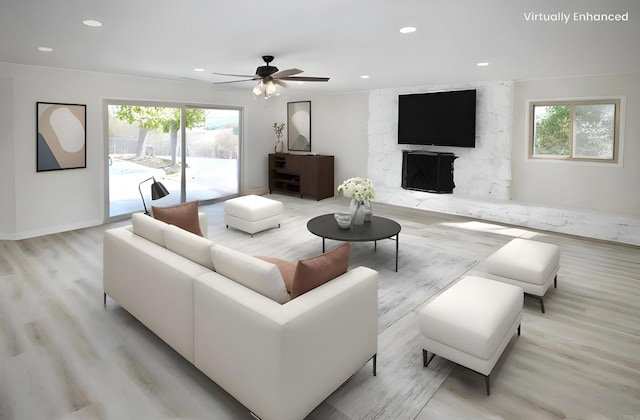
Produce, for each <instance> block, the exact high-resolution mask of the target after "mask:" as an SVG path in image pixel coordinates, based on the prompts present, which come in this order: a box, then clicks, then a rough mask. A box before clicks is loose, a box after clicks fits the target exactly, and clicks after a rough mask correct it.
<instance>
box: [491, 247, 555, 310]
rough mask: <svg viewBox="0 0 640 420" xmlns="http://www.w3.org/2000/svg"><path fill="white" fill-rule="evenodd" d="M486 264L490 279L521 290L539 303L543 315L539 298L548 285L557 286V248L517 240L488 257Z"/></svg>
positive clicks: (541, 302)
mask: <svg viewBox="0 0 640 420" xmlns="http://www.w3.org/2000/svg"><path fill="white" fill-rule="evenodd" d="M485 264H486V267H487V271H488V272H489V274H491V276H489V277H490V278H492V279H494V280H499V281H502V282H505V283H509V284H513V285H516V286H519V287H521V288H522V290H524V292H525V293H526V294H527V295H530V296H533V297H535V298H536V299H538V300H539V301H540V310H542V313H544V301H543V299H542V297H543V296H544V294H545V293H546V292H547V290H548V289H549V287H550V286H551V283H553V284H554V287H558V270H559V269H560V247H558V246H557V245H553V244H547V243H544V242H537V241H530V240H526V239H520V238H516V239H513V240H512V241H511V242H509V243H508V244H506V245H505V246H503V247H502V248H500V249H499V250H497V251H496V252H494V253H493V254H492V255H491V256H489V258H487V260H486V263H485Z"/></svg>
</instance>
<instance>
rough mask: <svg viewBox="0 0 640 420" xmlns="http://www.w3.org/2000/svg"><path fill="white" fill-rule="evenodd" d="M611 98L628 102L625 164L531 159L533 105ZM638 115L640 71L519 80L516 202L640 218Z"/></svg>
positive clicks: (514, 162)
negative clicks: (540, 101) (529, 133)
mask: <svg viewBox="0 0 640 420" xmlns="http://www.w3.org/2000/svg"><path fill="white" fill-rule="evenodd" d="M612 96H614V97H616V96H622V97H624V98H625V99H626V101H625V102H626V113H625V115H623V116H624V117H625V118H624V120H623V121H624V125H623V127H622V128H623V136H624V138H623V140H624V144H623V147H624V148H623V150H622V152H623V154H622V156H623V165H622V166H614V165H606V164H599V165H594V164H576V163H567V162H556V161H544V160H529V159H527V142H528V139H527V126H528V117H527V116H528V114H527V112H528V106H527V104H528V103H529V101H532V100H538V99H550V100H553V99H563V98H577V99H582V98H585V99H588V98H600V97H612ZM623 111H624V110H623ZM639 115H640V73H635V74H624V75H610V76H596V77H581V78H571V79H547V80H530V81H522V82H517V83H516V84H515V101H514V131H513V142H512V146H513V147H512V150H513V153H512V162H513V182H512V184H511V191H512V198H513V199H514V200H520V201H523V202H530V203H536V204H547V205H552V206H560V207H574V208H579V209H590V210H597V211H605V212H609V213H618V214H627V215H634V216H640V188H639V185H640V160H639V159H638V157H640V118H638V116H639Z"/></svg>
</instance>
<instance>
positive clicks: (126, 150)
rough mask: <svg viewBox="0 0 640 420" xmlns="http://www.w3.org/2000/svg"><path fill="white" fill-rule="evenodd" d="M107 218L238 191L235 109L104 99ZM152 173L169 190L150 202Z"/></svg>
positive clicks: (237, 117)
mask: <svg viewBox="0 0 640 420" xmlns="http://www.w3.org/2000/svg"><path fill="white" fill-rule="evenodd" d="M105 111H106V128H107V132H108V156H107V159H106V161H107V164H108V178H107V180H108V188H107V193H108V197H107V200H106V201H107V204H108V209H107V210H108V215H109V217H110V218H113V217H118V216H122V215H126V214H130V213H133V212H137V211H141V210H142V209H143V202H142V198H141V196H140V194H141V193H142V194H143V196H144V200H145V205H146V207H147V208H148V209H150V206H151V205H155V206H167V205H171V204H177V203H180V202H185V201H192V200H200V201H201V202H202V201H205V202H206V201H212V200H216V199H220V198H223V197H229V196H233V195H236V194H238V192H239V185H240V182H239V173H240V167H239V163H240V162H239V156H240V153H239V148H240V127H241V110H240V109H238V108H228V109H226V108H212V107H199V106H198V107H195V106H185V105H183V104H158V103H132V102H121V101H109V102H108V103H106V109H105ZM153 178H155V179H156V180H157V181H160V182H162V184H163V185H164V186H165V187H166V188H167V190H168V191H169V195H168V196H166V197H164V198H161V199H159V200H157V201H153V202H151V201H152V200H151V197H150V186H151V182H148V181H147V183H146V184H143V185H142V186H140V183H141V182H145V180H149V179H153Z"/></svg>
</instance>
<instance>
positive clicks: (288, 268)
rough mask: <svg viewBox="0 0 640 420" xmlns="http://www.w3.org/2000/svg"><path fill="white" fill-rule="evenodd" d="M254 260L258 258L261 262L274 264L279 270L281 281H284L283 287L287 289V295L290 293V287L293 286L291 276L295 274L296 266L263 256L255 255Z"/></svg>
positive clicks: (289, 262)
mask: <svg viewBox="0 0 640 420" xmlns="http://www.w3.org/2000/svg"><path fill="white" fill-rule="evenodd" d="M256 258H259V259H261V260H263V261H266V262H268V263H271V264H275V266H276V267H278V270H280V275H281V276H282V280H284V286H285V287H286V288H287V293H289V294H290V293H291V287H292V286H293V276H294V275H295V273H296V264H295V263H292V262H291V261H285V260H281V259H280V258H276V257H267V256H263V255H256Z"/></svg>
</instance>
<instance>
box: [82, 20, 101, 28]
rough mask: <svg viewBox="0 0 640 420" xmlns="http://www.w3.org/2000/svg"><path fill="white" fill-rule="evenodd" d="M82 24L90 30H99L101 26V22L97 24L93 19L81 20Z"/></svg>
mask: <svg viewBox="0 0 640 420" xmlns="http://www.w3.org/2000/svg"><path fill="white" fill-rule="evenodd" d="M82 23H84V24H85V25H87V26H91V27H92V28H99V27H101V26H102V22H99V21H97V20H93V19H87V20H83V21H82Z"/></svg>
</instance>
